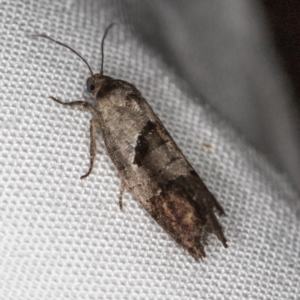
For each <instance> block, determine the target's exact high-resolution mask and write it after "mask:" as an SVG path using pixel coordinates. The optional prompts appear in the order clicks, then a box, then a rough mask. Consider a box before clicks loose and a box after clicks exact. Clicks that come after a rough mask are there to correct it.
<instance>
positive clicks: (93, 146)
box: [80, 119, 101, 179]
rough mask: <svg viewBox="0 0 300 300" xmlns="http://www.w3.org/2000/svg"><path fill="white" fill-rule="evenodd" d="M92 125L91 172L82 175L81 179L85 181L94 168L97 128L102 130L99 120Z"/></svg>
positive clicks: (95, 120)
mask: <svg viewBox="0 0 300 300" xmlns="http://www.w3.org/2000/svg"><path fill="white" fill-rule="evenodd" d="M90 124H91V125H90V139H91V142H90V167H89V170H88V171H87V173H86V174H85V175H82V176H81V177H80V179H84V178H86V177H88V176H89V175H90V174H91V172H92V170H93V166H94V161H95V157H96V154H97V146H96V127H98V128H101V123H100V121H99V120H97V119H94V120H91V123H90Z"/></svg>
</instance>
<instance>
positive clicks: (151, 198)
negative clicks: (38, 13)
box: [33, 24, 227, 261]
mask: <svg viewBox="0 0 300 300" xmlns="http://www.w3.org/2000/svg"><path fill="white" fill-rule="evenodd" d="M113 25H114V24H110V25H109V26H108V27H107V28H106V30H105V32H104V35H103V38H102V42H101V69H100V73H97V74H94V73H93V71H92V69H91V67H90V65H89V64H88V63H87V61H86V60H85V59H84V58H83V57H82V56H81V55H80V54H79V53H78V52H76V51H75V50H74V49H72V48H71V47H69V46H68V45H66V44H64V43H61V42H59V41H56V40H54V39H52V38H51V37H48V36H46V35H43V34H37V35H33V37H42V38H46V39H48V40H50V41H52V42H55V43H57V44H59V45H61V46H63V47H65V48H68V49H69V50H71V51H72V52H73V53H75V54H76V55H77V56H78V57H80V59H81V60H82V61H83V62H84V63H85V64H86V65H87V67H88V69H89V71H90V77H88V78H87V80H86V86H87V91H88V92H89V93H91V95H92V96H93V98H94V100H95V105H92V104H90V103H89V102H86V101H73V102H62V101H61V100H59V99H57V98H55V97H52V96H50V98H51V99H52V100H54V101H55V102H57V103H59V104H62V105H64V106H70V107H73V108H76V107H77V108H82V109H84V110H85V111H87V112H89V113H91V114H92V115H93V119H92V120H91V121H90V165H89V169H88V172H87V173H86V174H85V175H83V176H81V179H83V178H86V177H88V176H89V175H90V173H91V172H92V169H93V165H94V161H95V157H96V154H97V149H96V129H97V128H99V129H100V130H101V132H102V136H103V139H104V143H105V146H106V149H107V153H108V155H109V156H110V158H111V160H112V162H113V163H114V165H115V167H116V169H117V171H118V173H119V175H120V177H121V187H120V196H119V205H120V208H121V209H122V196H123V192H124V190H125V189H128V190H129V191H130V192H131V193H132V194H133V195H134V197H135V198H136V199H137V200H138V201H139V203H140V204H141V205H142V206H143V207H144V209H145V210H146V211H147V212H148V213H149V214H150V215H151V216H152V218H153V219H154V220H155V221H156V222H157V223H158V224H159V225H160V226H161V227H162V228H163V229H164V230H165V231H166V232H167V233H168V234H169V235H170V236H171V237H172V238H173V239H174V240H175V241H176V242H177V243H178V244H179V245H181V246H182V247H183V248H185V249H186V250H187V251H188V252H189V253H190V254H191V255H192V256H193V257H194V258H195V260H197V261H198V260H199V259H203V258H204V257H205V250H204V246H205V245H206V244H207V236H208V235H209V234H214V235H215V236H216V237H217V238H218V239H219V240H220V241H221V243H222V244H223V246H224V247H227V243H226V238H225V236H224V233H223V229H222V227H221V225H220V223H219V221H218V219H217V217H216V215H215V212H217V213H219V214H220V215H223V214H224V210H223V208H222V206H221V205H220V204H219V202H218V201H217V200H216V198H215V197H214V196H213V194H212V193H211V192H210V191H209V190H208V189H207V187H206V186H205V184H204V183H203V181H202V180H201V178H200V177H199V175H198V174H197V172H196V171H195V170H194V168H193V167H192V166H191V164H190V163H189V162H188V161H187V159H186V158H185V156H184V155H183V153H182V152H181V150H180V149H179V147H178V146H177V145H176V143H175V142H174V140H173V139H172V137H171V136H170V134H169V133H168V131H167V130H166V128H165V127H164V125H163V124H162V122H161V121H160V119H159V118H158V117H157V115H156V114H155V113H154V112H153V110H152V108H151V107H150V106H149V104H148V103H147V101H146V100H145V99H144V98H143V96H142V95H141V93H140V91H139V90H138V89H137V88H136V87H135V86H134V85H133V84H131V83H129V82H127V81H124V80H120V79H114V78H112V77H109V76H106V75H104V74H103V63H104V41H105V38H106V36H107V33H108V31H109V29H110V28H111V27H112V26H113Z"/></svg>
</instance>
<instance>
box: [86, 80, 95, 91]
mask: <svg viewBox="0 0 300 300" xmlns="http://www.w3.org/2000/svg"><path fill="white" fill-rule="evenodd" d="M94 89H95V85H94V84H93V83H91V82H90V83H88V84H87V91H88V92H89V93H91V92H92V91H93V90H94Z"/></svg>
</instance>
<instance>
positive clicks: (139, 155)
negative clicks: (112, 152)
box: [133, 135, 149, 167]
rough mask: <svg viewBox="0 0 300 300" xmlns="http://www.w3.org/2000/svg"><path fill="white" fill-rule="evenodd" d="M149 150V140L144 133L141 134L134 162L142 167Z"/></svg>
mask: <svg viewBox="0 0 300 300" xmlns="http://www.w3.org/2000/svg"><path fill="white" fill-rule="evenodd" d="M148 151H149V142H148V141H147V139H146V138H145V137H144V136H143V135H139V137H138V140H137V142H136V146H135V156H134V160H133V163H134V164H135V165H138V166H139V167H140V166H141V165H142V161H143V159H144V158H145V156H146V155H147V153H148Z"/></svg>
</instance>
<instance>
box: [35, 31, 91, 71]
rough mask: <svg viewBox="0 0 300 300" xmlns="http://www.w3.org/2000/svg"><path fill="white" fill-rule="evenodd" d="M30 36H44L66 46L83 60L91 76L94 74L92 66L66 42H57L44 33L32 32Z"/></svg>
mask: <svg viewBox="0 0 300 300" xmlns="http://www.w3.org/2000/svg"><path fill="white" fill-rule="evenodd" d="M30 36H31V37H42V38H45V39H48V40H50V41H52V42H54V43H56V44H58V45H61V46H63V47H66V48H68V49H69V50H71V51H72V52H73V53H75V54H76V55H77V56H79V57H80V58H81V59H82V60H83V61H84V63H85V64H86V65H87V67H88V68H89V70H90V73H91V76H93V75H94V74H93V71H92V68H91V67H90V65H89V64H88V62H87V61H86V60H85V59H84V58H83V57H82V56H81V55H80V54H79V53H78V52H77V51H75V50H74V49H72V48H71V47H70V46H68V45H66V44H64V43H62V42H59V41H56V40H54V39H53V38H51V37H49V36H47V35H45V34H32V35H30Z"/></svg>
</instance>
